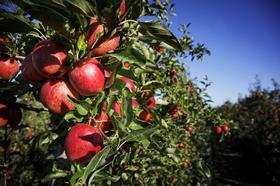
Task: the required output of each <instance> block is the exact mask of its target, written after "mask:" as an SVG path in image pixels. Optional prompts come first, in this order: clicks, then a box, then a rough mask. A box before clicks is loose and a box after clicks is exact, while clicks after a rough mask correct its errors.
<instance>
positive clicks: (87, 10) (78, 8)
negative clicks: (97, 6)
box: [64, 0, 95, 16]
mask: <svg viewBox="0 0 280 186" xmlns="http://www.w3.org/2000/svg"><path fill="white" fill-rule="evenodd" d="M64 2H65V4H66V6H67V8H69V9H71V11H74V12H76V13H82V14H84V15H87V16H94V15H95V12H94V9H93V6H92V5H91V4H90V3H89V2H88V1H86V0H64Z"/></svg>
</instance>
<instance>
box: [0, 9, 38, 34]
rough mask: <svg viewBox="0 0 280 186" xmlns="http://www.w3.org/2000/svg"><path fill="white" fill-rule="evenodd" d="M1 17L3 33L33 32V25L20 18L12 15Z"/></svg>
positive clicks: (4, 14) (2, 14) (0, 27)
mask: <svg viewBox="0 0 280 186" xmlns="http://www.w3.org/2000/svg"><path fill="white" fill-rule="evenodd" d="M0 15H1V17H0V31H1V32H14V33H27V32H31V31H33V27H32V25H31V24H29V23H28V22H27V20H25V19H23V18H21V17H19V16H14V15H13V14H10V13H1V14H0Z"/></svg>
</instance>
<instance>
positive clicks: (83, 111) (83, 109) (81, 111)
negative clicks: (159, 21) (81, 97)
mask: <svg viewBox="0 0 280 186" xmlns="http://www.w3.org/2000/svg"><path fill="white" fill-rule="evenodd" d="M76 108H77V111H78V112H79V114H81V115H82V116H85V115H87V114H88V109H87V108H86V107H85V106H84V105H83V104H77V105H76Z"/></svg>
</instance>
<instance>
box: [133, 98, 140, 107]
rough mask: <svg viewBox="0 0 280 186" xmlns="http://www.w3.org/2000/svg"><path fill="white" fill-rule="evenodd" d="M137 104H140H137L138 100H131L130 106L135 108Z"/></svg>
mask: <svg viewBox="0 0 280 186" xmlns="http://www.w3.org/2000/svg"><path fill="white" fill-rule="evenodd" d="M139 105H140V104H139V102H138V101H136V100H132V108H136V107H138V106H139Z"/></svg>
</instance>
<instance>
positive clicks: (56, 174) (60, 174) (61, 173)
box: [42, 171, 68, 182]
mask: <svg viewBox="0 0 280 186" xmlns="http://www.w3.org/2000/svg"><path fill="white" fill-rule="evenodd" d="M67 175H68V174H67V173H66V172H64V171H59V172H54V173H50V174H48V175H46V176H45V177H44V178H43V180H42V182H47V181H50V180H52V179H57V178H63V177H66V176H67Z"/></svg>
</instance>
